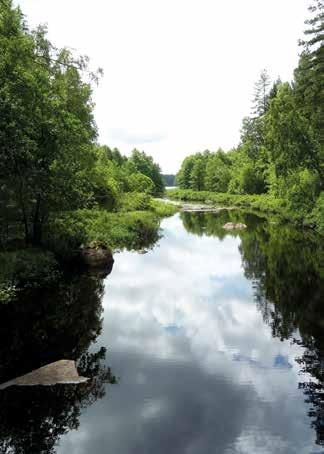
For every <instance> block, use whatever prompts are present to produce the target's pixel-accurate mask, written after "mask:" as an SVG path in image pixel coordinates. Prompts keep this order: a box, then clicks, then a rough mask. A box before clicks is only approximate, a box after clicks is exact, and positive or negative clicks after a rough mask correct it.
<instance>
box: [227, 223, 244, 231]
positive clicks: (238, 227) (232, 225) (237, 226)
mask: <svg viewBox="0 0 324 454" xmlns="http://www.w3.org/2000/svg"><path fill="white" fill-rule="evenodd" d="M246 228H247V225H245V224H242V223H241V222H239V223H237V224H235V223H234V222H228V223H227V224H225V225H223V229H225V230H244V229H246Z"/></svg>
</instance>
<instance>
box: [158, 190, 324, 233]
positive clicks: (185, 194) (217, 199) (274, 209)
mask: <svg viewBox="0 0 324 454" xmlns="http://www.w3.org/2000/svg"><path fill="white" fill-rule="evenodd" d="M167 197H168V198H170V199H171V200H179V201H184V202H200V203H206V204H209V205H221V206H231V207H238V208H242V209H246V210H251V211H255V212H259V213H263V214H265V215H266V216H268V217H275V218H276V219H281V220H283V221H290V222H294V223H296V224H298V225H302V226H305V227H306V226H307V227H312V228H314V229H315V230H316V231H317V232H318V233H320V234H321V235H324V197H320V198H319V199H318V203H317V205H316V207H315V209H314V210H312V211H311V212H309V213H305V212H304V211H302V210H300V211H294V210H292V209H291V207H290V206H289V203H288V201H287V200H284V199H279V198H275V197H273V196H271V195H269V194H260V195H240V194H228V193H215V192H209V191H193V190H191V189H169V190H168V191H167Z"/></svg>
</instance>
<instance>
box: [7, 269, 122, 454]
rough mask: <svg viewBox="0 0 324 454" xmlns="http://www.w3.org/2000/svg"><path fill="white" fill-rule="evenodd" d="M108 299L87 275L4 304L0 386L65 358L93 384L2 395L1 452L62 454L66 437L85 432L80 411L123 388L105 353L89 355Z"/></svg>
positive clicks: (95, 279)
mask: <svg viewBox="0 0 324 454" xmlns="http://www.w3.org/2000/svg"><path fill="white" fill-rule="evenodd" d="M102 296H103V279H102V277H100V276H97V275H88V274H82V275H78V276H74V277H73V278H72V279H71V278H70V279H65V280H63V279H62V280H61V281H60V282H59V284H58V287H57V288H56V289H55V290H53V289H51V290H44V289H43V290H41V289H38V290H33V289H32V290H30V291H26V292H23V293H22V294H21V295H20V298H19V299H18V300H16V301H15V302H14V303H13V304H6V305H0V383H3V382H5V381H7V380H10V379H13V378H15V377H18V376H21V375H24V374H26V373H28V372H31V371H32V370H34V369H37V368H39V367H41V366H44V365H47V364H50V363H52V362H55V361H58V360H61V359H69V360H75V361H76V364H77V369H78V372H79V374H80V375H83V376H85V377H88V378H90V380H88V381H87V382H86V383H82V384H60V385H55V386H28V387H27V386H11V387H10V388H7V389H6V390H4V391H0V452H1V453H4V454H7V453H8V454H9V453H13V452H14V453H21V454H25V453H26V454H27V453H28V454H36V453H46V454H47V453H54V452H56V450H55V445H56V444H57V442H58V441H59V439H60V437H61V436H62V435H63V434H65V433H67V432H68V431H70V430H72V429H76V428H77V427H78V425H79V416H80V414H81V409H82V408H85V407H88V406H89V405H91V404H92V403H94V402H95V401H97V400H98V399H101V398H102V397H103V396H104V395H105V391H106V389H107V387H106V384H114V383H116V381H117V380H116V378H115V376H114V375H113V373H112V371H111V370H110V368H109V367H108V366H107V365H106V364H105V357H106V349H105V348H104V347H102V348H100V349H99V350H98V351H96V352H93V351H92V350H91V352H90V351H89V347H90V345H91V344H92V343H93V342H94V341H95V340H96V338H97V337H98V335H99V334H100V333H101V330H102V304H101V299H102Z"/></svg>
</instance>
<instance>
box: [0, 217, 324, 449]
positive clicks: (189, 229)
mask: <svg viewBox="0 0 324 454" xmlns="http://www.w3.org/2000/svg"><path fill="white" fill-rule="evenodd" d="M233 217H234V218H235V219H234V220H240V221H243V222H245V223H246V224H247V225H248V229H247V230H246V231H244V232H241V233H239V234H234V233H227V232H225V231H224V230H223V229H222V225H223V224H224V223H225V222H227V221H229V220H233ZM162 228H163V237H162V238H161V240H160V241H159V243H158V244H157V245H156V246H155V247H154V248H153V249H152V250H150V251H148V252H147V253H146V254H139V253H135V252H133V253H132V252H122V253H119V254H116V256H115V266H114V269H113V272H112V273H111V274H110V275H109V276H108V277H107V278H106V279H105V280H104V281H103V280H102V279H99V278H98V277H91V276H90V277H89V276H86V277H82V278H80V279H81V280H79V281H76V282H74V283H69V284H68V285H67V287H66V286H63V290H61V293H60V297H59V296H58V295H54V296H53V301H52V302H51V299H50V297H49V296H48V295H47V296H46V295H45V296H44V298H45V299H46V298H47V300H46V301H47V303H46V305H45V307H44V308H43V309H42V310H41V314H40V315H39V323H37V327H35V329H37V330H40V331H41V333H43V334H42V335H43V337H44V338H43V339H42V341H39V343H38V344H37V346H36V345H35V344H34V343H32V344H31V345H29V344H28V343H29V342H33V341H30V340H28V339H29V336H28V332H27V330H26V338H25V339H24V340H22V341H21V344H23V345H21V346H18V348H20V349H21V350H23V349H24V348H25V349H26V343H27V345H29V347H28V352H29V353H30V352H32V354H28V355H26V352H25V353H24V355H21V358H19V355H18V358H17V364H20V365H21V364H24V370H26V371H27V370H28V368H29V370H31V369H32V367H31V365H33V366H35V367H36V365H37V361H38V359H39V357H40V354H39V351H40V350H41V351H43V357H44V361H43V362H49V361H48V360H49V359H52V360H56V359H61V358H62V357H68V358H73V359H79V358H80V357H81V362H80V363H79V368H80V369H81V371H82V372H83V374H84V373H88V375H87V376H89V375H90V376H94V377H97V378H96V379H95V380H94V382H95V385H94V386H93V387H92V388H91V389H89V388H88V389H86V390H83V391H80V389H79V388H77V387H74V388H73V391H71V387H70V388H69V387H63V388H64V391H62V387H61V388H60V387H53V389H51V390H49V389H48V390H45V391H44V390H42V389H40V388H38V387H36V388H34V389H32V390H26V389H25V388H21V389H18V388H15V389H12V390H11V391H10V390H9V391H8V392H7V393H6V394H5V398H4V397H1V395H0V399H1V398H2V399H3V401H2V410H0V421H1V418H6V412H7V415H9V416H10V417H9V420H8V418H7V420H6V421H7V422H6V423H5V424H4V423H3V422H2V423H1V422H0V437H1V436H2V439H3V441H2V443H3V444H2V445H1V447H2V449H3V451H1V452H4V453H11V452H19V453H20V452H22V453H25V452H26V453H27V452H30V453H34V452H35V453H41V452H44V453H45V452H46V453H51V452H53V453H54V452H57V453H59V454H88V453H92V454H102V453H111V454H152V453H154V454H165V453H168V454H173V453H174V454H211V453H215V454H216V453H217V454H222V453H224V454H243V453H244V454H245V453H257V454H259V453H260V454H265V453H267V454H268V453H269V454H270V453H276V454H278V453H284V454H290V453H298V454H311V453H323V452H324V403H323V399H324V396H323V394H322V392H323V391H322V389H323V388H322V385H323V377H324V361H323V358H324V332H323V331H324V328H323V327H324V298H323V297H324V290H323V249H322V244H321V242H320V241H317V240H316V239H312V238H310V237H308V235H307V234H301V233H298V232H297V231H294V230H292V228H291V227H289V226H288V227H279V226H277V225H275V224H270V223H267V222H265V221H263V220H262V219H259V218H257V217H256V216H252V215H249V216H248V215H243V214H238V213H226V212H224V213H221V214H219V215H214V214H189V213H185V214H181V215H175V216H174V217H172V218H169V219H166V220H164V221H163V223H162ZM62 295H64V297H62ZM59 298H60V299H59ZM64 298H65V300H64ZM58 301H60V302H61V303H60V304H64V309H57V302H58ZM62 301H63V302H62ZM51 304H52V306H51ZM101 305H102V308H103V312H101ZM52 307H53V309H51V308H52ZM54 307H55V308H54ZM62 307H63V306H62ZM91 308H92V309H91ZM62 310H64V311H65V312H64V317H63V321H58V320H61V318H62V317H60V315H61V312H60V311H62ZM57 311H58V312H57ZM91 311H92V312H91ZM44 314H45V315H44ZM17 317H18V318H19V320H21V319H22V317H21V315H18V316H17ZM44 317H45V320H46V326H45V327H43V326H42V324H43V323H44ZM36 318H37V317H36ZM47 318H48V320H47ZM53 319H54V320H55V323H53ZM89 319H90V320H91V322H90V326H91V329H90V328H89V322H88V321H89ZM24 323H26V322H24ZM32 323H34V322H32ZM21 324H22V325H23V322H22V323H21ZM58 325H59V326H58ZM60 325H62V326H60ZM33 326H34V325H33ZM15 339H16V338H15ZM58 339H61V340H58ZM15 341H16V342H17V343H18V344H19V341H18V340H17V339H16V340H15ZM105 349H107V352H105ZM35 352H36V353H35ZM49 352H53V357H51V358H49V357H48V355H49V354H50V353H49ZM34 353H35V354H34ZM2 355H4V357H5V354H4V353H2ZM26 357H27V358H28V359H25V360H24V359H23V358H26ZM34 357H35V364H34V363H33V364H31V361H32V358H34ZM0 359H1V358H0ZM45 359H46V361H45ZM24 361H25V362H24ZM7 363H8V366H7V369H8V367H9V369H10V364H11V363H10V361H9V360H8V361H7ZM12 367H16V366H12ZM7 369H6V370H7ZM6 370H5V369H4V370H3V371H2V373H3V374H4V373H5V371H6ZM0 372H1V369H0ZM10 374H11V375H12V374H13V370H12V371H10V372H8V373H7V375H8V376H10ZM91 374H92V375H91ZM17 375H18V373H17ZM115 377H116V380H115ZM6 378H8V377H6ZM11 378H12V377H11ZM2 381H3V380H2ZM115 381H117V383H116V384H114V382H115ZM58 388H60V389H58ZM42 393H43V394H42ZM40 402H43V403H40ZM0 404H1V402H0ZM6 406H7V407H6ZM22 407H23V408H24V410H22V411H21V410H18V409H21V408H22ZM17 411H18V412H21V415H20V416H19V417H18V416H17ZM24 412H25V413H24ZM19 418H20V419H19ZM17 419H18V420H19V423H17ZM1 432H2V433H1ZM31 433H33V434H34V435H31ZM31 437H34V438H33V441H32V442H31V441H30V439H31ZM28 444H29V450H27V449H26V447H27V446H28ZM19 447H21V450H19ZM31 447H32V448H31ZM5 449H7V450H5ZM10 449H12V450H10ZM24 449H26V450H24Z"/></svg>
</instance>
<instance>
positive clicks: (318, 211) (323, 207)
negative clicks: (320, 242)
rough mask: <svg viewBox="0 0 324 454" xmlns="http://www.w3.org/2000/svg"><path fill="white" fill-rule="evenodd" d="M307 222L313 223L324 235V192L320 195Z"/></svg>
mask: <svg viewBox="0 0 324 454" xmlns="http://www.w3.org/2000/svg"><path fill="white" fill-rule="evenodd" d="M307 222H308V223H309V224H311V225H313V226H314V227H315V228H316V230H317V231H318V233H320V234H321V235H323V236H324V192H321V194H320V196H319V197H318V199H317V201H316V204H315V207H314V208H313V210H312V212H311V213H310V215H309V217H308V219H307Z"/></svg>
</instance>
